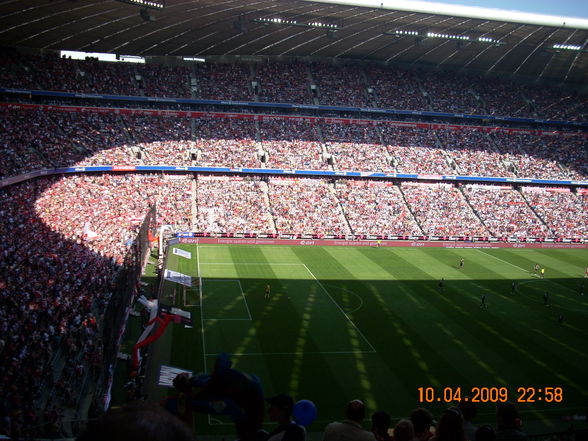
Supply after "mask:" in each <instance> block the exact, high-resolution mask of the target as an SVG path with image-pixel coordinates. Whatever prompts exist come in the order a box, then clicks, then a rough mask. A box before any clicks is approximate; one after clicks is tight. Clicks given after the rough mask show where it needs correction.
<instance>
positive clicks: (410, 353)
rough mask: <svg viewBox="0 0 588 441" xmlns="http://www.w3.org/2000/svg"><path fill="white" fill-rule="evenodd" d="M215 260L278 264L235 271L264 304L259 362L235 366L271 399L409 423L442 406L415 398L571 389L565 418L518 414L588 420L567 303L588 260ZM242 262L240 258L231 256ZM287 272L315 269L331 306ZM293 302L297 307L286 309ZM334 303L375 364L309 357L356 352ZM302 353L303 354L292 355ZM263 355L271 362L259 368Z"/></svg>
mask: <svg viewBox="0 0 588 441" xmlns="http://www.w3.org/2000/svg"><path fill="white" fill-rule="evenodd" d="M205 248H208V247H207V246H203V247H202V248H201V251H202V250H204V249H205ZM210 248H211V251H213V250H214V251H213V252H212V253H211V254H210V255H209V254H208V253H205V254H206V255H205V256H203V262H204V261H206V260H208V262H219V263H221V262H226V263H230V261H231V260H239V261H240V262H241V263H246V262H250V263H254V262H260V263H262V264H263V263H264V262H268V264H271V263H277V264H279V265H276V266H274V267H273V268H272V271H273V275H271V274H269V273H267V272H266V271H265V270H264V269H259V268H257V269H256V268H255V265H239V264H238V262H235V263H236V265H234V267H235V269H234V271H233V274H235V277H239V279H240V280H241V283H242V284H243V290H244V291H245V295H246V296H247V298H248V301H249V306H252V305H253V304H254V303H259V304H258V308H257V309H255V308H253V307H252V308H251V313H252V317H253V326H254V327H255V328H257V329H256V331H255V332H256V335H257V338H258V339H259V341H260V343H259V345H260V347H261V351H260V352H258V353H256V354H257V355H253V353H251V352H245V354H247V353H250V354H252V355H250V356H247V355H243V356H238V357H236V360H237V363H236V366H237V367H238V368H239V369H243V370H245V371H246V372H251V373H256V374H259V375H260V377H261V378H262V380H263V382H264V386H265V388H266V393H267V394H268V395H270V394H273V393H278V392H289V393H292V394H293V395H294V396H295V398H296V399H300V398H309V399H313V401H315V402H316V403H317V405H318V406H319V411H320V414H321V419H323V418H324V420H326V421H328V420H332V419H337V418H340V413H341V406H342V405H344V403H345V402H347V401H348V400H349V399H352V398H361V399H364V400H365V401H366V402H367V403H368V405H369V406H370V409H369V410H370V411H374V410H376V408H383V409H385V410H387V411H389V412H391V413H392V414H395V415H406V414H408V412H410V410H411V409H412V408H414V407H417V406H418V405H420V404H425V406H426V407H429V408H430V409H431V410H433V411H434V412H435V413H438V412H440V411H441V410H442V408H443V407H446V404H445V403H431V404H427V403H418V400H417V390H416V388H418V387H427V386H437V385H438V386H439V387H443V386H462V387H466V388H468V387H471V386H489V387H491V386H496V387H499V386H502V385H505V386H509V387H513V388H515V389H516V387H519V386H529V385H535V386H538V387H549V386H557V385H563V386H564V388H565V389H564V397H565V400H564V402H563V403H561V404H555V403H551V404H550V405H549V406H547V405H545V404H543V403H536V404H532V405H529V406H525V405H522V404H521V408H522V410H523V411H525V413H526V414H527V415H529V416H528V417H527V419H528V418H529V417H531V418H535V419H542V418H544V417H545V416H546V415H552V416H553V415H558V414H559V415H561V414H563V412H564V409H566V408H570V407H580V408H584V409H586V410H588V408H586V402H588V399H587V398H588V396H587V395H586V392H585V391H586V390H588V380H587V379H586V375H585V374H584V372H583V366H584V365H585V364H586V361H587V359H588V356H587V355H586V354H588V347H587V341H588V340H587V338H588V335H587V334H588V332H587V331H588V330H587V328H586V326H585V325H584V323H585V322H586V318H587V315H588V312H587V311H588V310H586V309H583V306H585V305H586V303H585V301H583V299H582V298H581V297H580V296H579V294H577V292H576V293H574V292H572V290H573V289H576V290H577V288H575V287H576V285H578V283H579V282H580V281H581V279H579V278H578V277H579V276H580V277H581V276H583V267H582V265H583V264H580V262H584V261H585V260H587V258H588V254H587V253H586V251H585V250H540V251H537V250H495V249H484V250H483V251H484V253H482V252H480V251H479V250H470V249H453V250H450V249H447V250H446V249H422V248H396V249H391V248H380V249H377V248H367V247H361V248H360V247H357V248H346V247H325V248H319V247H291V248H289V247H251V246H234V247H224V248H223V247H219V246H214V247H210ZM234 248H238V249H239V250H240V251H239V252H238V253H236V254H235V253H233V251H232V250H233V249H234ZM227 250H228V251H227ZM251 250H257V251H258V252H261V253H262V254H263V256H265V260H261V261H259V260H258V259H259V258H260V255H259V254H257V253H253V254H251V253H250V252H251ZM562 251H565V252H562ZM485 253H490V254H491V255H486V254H485ZM460 256H462V257H464V259H465V267H464V269H463V270H458V269H457V267H458V263H459V258H460ZM491 256H496V257H497V258H493V257H491ZM564 256H565V258H562V259H561V261H560V257H564ZM536 261H537V263H540V264H543V265H544V266H546V267H547V268H548V271H549V272H546V277H547V278H546V280H545V281H541V280H539V279H538V278H536V277H534V276H533V274H532V273H531V272H532V267H533V264H534V263H535V262H536ZM543 262H545V263H543ZM557 262H559V263H557ZM573 262H577V263H576V264H574V263H573ZM284 263H299V264H300V265H299V266H301V265H303V264H306V265H307V266H308V268H309V270H310V272H312V274H314V275H315V276H316V278H317V279H318V280H319V281H320V283H321V284H322V285H323V286H324V288H325V289H326V290H327V291H328V292H329V294H330V297H331V298H332V300H328V299H327V298H326V296H324V292H322V291H323V290H321V287H320V285H319V284H317V282H315V281H313V280H312V278H311V276H310V275H309V274H304V273H305V271H304V270H301V269H295V267H294V266H293V267H292V268H291V270H289V269H288V267H287V266H284V265H282V264H284ZM226 266H228V267H230V265H226ZM262 266H265V264H264V265H262ZM515 266H518V267H520V268H528V270H529V271H531V272H528V273H526V272H525V271H524V270H521V269H517V268H516V267H515ZM552 266H553V268H551V267H552ZM245 267H249V269H246V268H245ZM172 269H173V268H172ZM203 271H204V270H203ZM217 271H218V269H217ZM181 272H182V271H181ZM217 276H220V274H217ZM550 276H551V277H550ZM272 277H275V278H276V279H272V280H273V281H272V282H271V283H272V292H274V289H273V288H274V286H278V285H280V287H279V288H277V289H278V290H279V291H282V292H283V293H284V294H286V297H283V298H282V299H281V300H280V301H278V302H275V303H276V304H274V305H271V307H268V305H267V304H264V303H263V288H264V286H265V283H266V282H267V280H266V279H268V278H272ZM441 277H445V279H446V283H445V289H444V291H443V292H441V291H440V289H439V287H438V281H439V279H440V278H441ZM512 280H516V281H517V282H518V283H519V292H518V293H516V294H514V295H511V293H510V285H511V282H512ZM542 284H549V285H550V286H552V287H553V288H552V289H553V291H551V290H550V293H551V299H550V301H551V302H552V303H553V306H552V307H544V306H543V304H542V290H543V287H544V286H543V285H542ZM260 287H261V289H260ZM313 293H314V294H313ZM482 293H486V295H487V302H488V309H487V310H485V311H484V310H481V309H480V308H479V303H480V295H481V294H482ZM276 294H278V293H277V291H276ZM288 294H294V298H292V296H290V297H291V298H290V299H288V298H287V297H288ZM321 294H323V297H325V298H324V299H323V300H324V301H325V302H326V301H327V300H328V301H329V302H330V303H331V306H330V310H325V309H323V308H321V307H317V302H318V303H320V302H319V300H318V299H319V297H320V296H321ZM312 295H314V296H315V297H316V299H317V300H315V301H314V302H312V301H309V299H310V297H311V296H312ZM585 297H588V296H585ZM333 300H334V301H335V302H336V303H337V304H338V305H339V306H340V307H341V309H342V310H343V311H344V312H345V315H347V316H348V317H349V319H351V320H353V323H354V324H355V325H356V326H357V327H358V328H359V329H360V330H361V332H362V333H363V334H364V335H365V337H366V339H368V340H369V342H370V343H371V344H372V345H373V346H374V348H375V349H376V351H377V352H376V353H365V352H363V351H356V352H354V353H351V354H347V353H322V352H321V351H318V352H317V351H313V350H312V348H313V346H314V347H315V348H317V347H318V348H320V347H321V344H320V341H316V340H315V338H314V336H315V335H319V334H320V335H326V336H327V337H328V338H329V339H331V340H335V339H337V341H339V342H346V344H348V345H349V344H354V343H353V339H352V333H351V330H352V329H353V327H351V330H350V329H349V328H348V327H343V328H342V331H341V330H338V329H337V322H338V319H336V318H333V317H334V316H333V313H332V311H334V310H335V308H334V305H333ZM558 307H561V308H564V307H565V308H568V309H569V311H568V312H566V321H565V322H564V325H563V326H561V327H560V326H558V325H557V321H556V319H555V316H556V314H557V312H556V311H555V308H558ZM329 311H331V312H329ZM305 314H306V318H308V320H309V322H308V325H307V326H306V325H305V324H303V323H302V321H301V320H298V319H296V316H298V317H302V320H304V318H305ZM338 314H339V315H341V312H340V311H339V312H338ZM315 321H316V322H317V323H316V324H317V326H316V327H315ZM333 323H334V326H333ZM343 323H345V321H343ZM290 328H293V329H290ZM305 330H306V331H305ZM315 330H316V332H314V331H315ZM272 333H273V334H276V335H281V334H284V335H291V336H292V337H287V338H286V339H282V342H283V343H282V345H281V346H282V349H287V350H281V351H270V349H272V344H273V343H272V340H271V338H270V337H272ZM244 336H246V334H245V333H241V332H237V333H235V338H234V340H235V341H237V342H240V341H242V340H243V337H244ZM266 337H267V339H266ZM174 339H175V336H174ZM230 341H233V339H232V338H231V339H230ZM322 341H327V340H326V339H325V340H322ZM299 342H300V343H301V344H302V348H303V350H302V351H295V350H294V349H295V348H296V345H297V343H299ZM358 342H361V339H359V338H357V336H356V340H355V344H357V343H358ZM290 351H291V352H290ZM352 352H353V351H352ZM262 353H263V354H266V355H259V354H262ZM213 358H214V357H212V356H211V357H210V359H211V360H209V362H210V361H212V360H213ZM200 359H202V355H201V354H200ZM260 360H262V361H261V363H262V364H261V365H260ZM193 364H194V365H196V364H197V363H193ZM289 366H293V368H292V369H290V368H289ZM180 367H182V366H180ZM187 368H190V367H189V366H188V367H187ZM194 370H196V371H198V369H194ZM515 392H516V391H515ZM493 409H494V406H493V405H491V404H488V405H483V406H481V409H480V413H481V414H485V415H490V417H489V418H490V419H491V415H492V414H493ZM322 428H323V427H319V428H315V429H313V428H311V430H322Z"/></svg>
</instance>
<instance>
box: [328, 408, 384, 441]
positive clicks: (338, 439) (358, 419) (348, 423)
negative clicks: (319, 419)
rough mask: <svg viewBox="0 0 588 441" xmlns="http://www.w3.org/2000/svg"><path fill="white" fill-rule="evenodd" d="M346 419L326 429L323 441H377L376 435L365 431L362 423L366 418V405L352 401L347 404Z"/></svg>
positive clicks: (331, 424) (330, 424) (329, 425)
mask: <svg viewBox="0 0 588 441" xmlns="http://www.w3.org/2000/svg"><path fill="white" fill-rule="evenodd" d="M345 417H346V419H345V420H344V421H343V422H338V421H335V422H332V423H329V424H328V425H327V427H325V432H324V434H323V441H375V440H376V438H375V437H374V434H373V433H372V432H370V431H368V430H365V429H364V428H363V427H362V426H361V423H362V422H363V420H364V418H365V404H363V402H362V401H360V400H352V401H350V402H349V403H348V404H347V410H346V412H345Z"/></svg>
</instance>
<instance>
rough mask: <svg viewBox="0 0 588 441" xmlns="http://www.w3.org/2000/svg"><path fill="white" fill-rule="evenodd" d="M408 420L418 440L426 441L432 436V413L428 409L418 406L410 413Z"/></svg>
mask: <svg viewBox="0 0 588 441" xmlns="http://www.w3.org/2000/svg"><path fill="white" fill-rule="evenodd" d="M410 421H412V424H413V426H414V434H415V437H416V438H417V439H418V440H419V441H428V440H429V439H431V437H432V436H433V433H432V432H431V426H432V425H433V414H432V413H431V412H429V410H428V409H425V408H423V407H419V408H417V409H415V410H413V411H412V413H411V414H410Z"/></svg>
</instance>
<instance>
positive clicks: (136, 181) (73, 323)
mask: <svg viewBox="0 0 588 441" xmlns="http://www.w3.org/2000/svg"><path fill="white" fill-rule="evenodd" d="M110 110H111V109H109V110H108V113H92V112H88V113H76V112H71V113H65V112H55V111H42V110H39V109H37V110H15V109H6V108H3V109H2V111H1V112H2V123H1V124H2V127H3V129H4V135H3V136H4V138H3V141H5V142H4V143H3V146H2V149H1V154H2V158H3V160H2V165H1V167H2V169H1V170H0V172H1V176H2V177H8V176H14V175H17V174H21V173H25V172H29V171H31V170H37V169H44V168H53V167H57V166H85V165H117V166H123V167H124V166H133V165H138V164H161V163H165V164H171V165H186V161H189V162H190V163H196V164H207V165H211V166H220V165H224V166H231V167H236V166H240V167H245V166H250V165H259V164H261V163H262V161H261V156H263V155H258V151H259V149H258V147H260V146H259V142H260V141H259V140H258V138H257V132H256V128H255V122H254V121H253V120H239V119H237V118H234V119H199V120H194V121H192V120H189V119H187V118H182V117H176V116H168V117H154V116H145V115H139V116H137V115H120V114H116V113H110ZM192 122H194V126H192ZM270 125H271V124H268V125H267V127H270ZM276 125H278V126H279V125H280V124H276ZM260 126H261V127H262V129H261V133H262V134H263V133H264V132H263V130H264V127H265V125H264V123H263V122H261V123H260ZM300 126H301V127H300V130H297V131H298V132H301V133H303V135H301V137H300V138H294V139H293V140H292V138H289V137H290V136H292V133H291V132H288V131H287V130H288V129H286V128H284V127H279V128H275V127H274V128H270V129H266V130H267V131H268V133H269V132H270V131H272V130H273V132H272V133H273V134H267V135H263V136H265V137H267V138H268V139H269V138H272V137H273V138H276V139H279V138H281V137H282V136H284V137H285V139H287V140H288V142H290V144H276V145H273V146H272V145H269V144H268V146H267V147H266V146H265V144H264V143H263V142H264V139H265V138H263V137H262V139H261V147H262V149H267V151H269V152H273V154H272V153H270V154H269V161H268V164H270V165H271V164H272V157H276V158H279V157H280V156H281V153H280V152H281V150H280V149H282V150H284V149H285V150H288V149H290V148H291V149H293V150H295V151H297V152H300V153H301V154H300V156H299V158H298V159H296V158H295V159H293V160H291V161H290V162H288V164H289V166H292V167H294V166H297V167H298V166H300V167H301V168H305V167H315V166H317V167H318V166H319V165H320V160H321V159H320V155H321V154H322V153H324V152H322V151H321V147H320V142H321V140H320V139H314V137H315V136H317V137H318V136H319V135H318V132H317V131H315V130H314V128H312V127H310V126H304V123H301V124H300ZM333 130H336V128H333ZM370 130H371V128H370V127H366V128H365V129H361V130H358V129H357V128H356V127H354V129H353V130H351V131H350V133H351V134H350V135H349V137H350V139H349V142H350V143H351V144H357V145H359V147H358V149H359V148H361V149H363V148H368V147H365V146H367V145H371V146H372V147H373V150H372V151H379V150H378V149H383V148H384V147H383V146H382V145H377V144H374V139H377V138H374V136H373V133H371V134H369V135H365V132H369V131H370ZM282 134H284V135H282ZM364 135H365V138H362V136H364ZM346 136H347V135H344V137H346ZM311 139H312V141H311ZM332 139H333V141H335V140H336V141H337V142H339V141H341V139H342V138H341V137H340V136H339V135H337V136H333V138H332ZM360 140H361V143H360V142H359V141H360ZM309 143H316V144H312V145H309ZM325 143H326V149H327V151H329V150H328V149H329V140H328V139H327V140H325ZM374 146H375V147H374ZM575 147H576V146H575V145H574V148H575ZM272 149H273V150H272ZM264 151H265V150H264ZM307 151H312V152H313V154H312V155H306V154H303V153H302V152H307ZM557 151H558V150H557V149H554V150H549V149H547V150H539V153H537V154H538V158H539V159H540V158H543V156H542V155H546V157H552V156H553V155H555V154H556V152H557ZM392 152H394V151H392ZM545 152H547V153H545ZM441 154H442V153H441ZM341 156H342V157H343V156H344V155H343V154H342V155H341ZM308 157H310V159H306V158H308ZM323 159H324V158H323ZM539 159H537V160H539ZM192 161H193V162H192ZM305 161H308V162H305ZM313 161H314V162H313ZM365 161H370V159H369V158H367V159H365ZM366 163H367V162H364V164H366ZM576 163H579V164H584V165H585V164H586V163H588V161H577V162H576ZM336 164H337V159H335V162H334V164H333V166H335V165H336ZM279 165H280V166H285V165H286V164H282V163H279ZM328 165H329V166H330V165H331V164H328ZM333 169H336V168H333ZM123 170H124V169H123ZM580 171H581V172H582V173H583V172H584V170H583V169H582V170H580ZM178 177H179V178H178ZM176 178H178V179H176ZM325 188H326V187H325ZM325 188H323V190H324V192H323V193H322V194H324V195H327V196H328V195H329V194H330V193H329V191H327V190H325ZM194 190H195V184H194V180H193V179H192V175H189V176H188V179H184V176H183V175H173V176H172V178H168V177H167V176H162V175H160V174H148V173H147V174H125V173H122V172H115V173H111V174H99V173H98V174H85V173H80V174H75V175H73V176H68V177H41V178H37V179H33V180H30V181H24V182H21V183H18V184H14V185H12V186H8V187H4V188H2V190H1V191H0V207H1V208H0V213H1V216H0V232H1V233H0V239H1V240H2V243H3V247H2V265H1V269H0V277H1V279H0V292H1V297H0V301H1V302H2V303H1V309H0V313H1V314H2V318H3V320H2V321H1V323H0V328H1V331H2V332H0V334H1V335H2V347H3V356H2V360H1V361H0V369H1V372H2V375H1V376H0V377H1V378H2V380H1V389H0V396H2V399H3V404H4V406H3V408H2V412H3V416H6V417H8V418H4V419H3V420H2V424H3V425H7V426H8V427H5V428H3V429H4V430H5V431H9V432H10V433H11V434H12V435H13V436H22V437H26V436H38V435H52V434H53V435H55V434H57V433H58V431H59V430H61V428H60V427H59V426H60V424H59V421H60V419H61V417H62V415H61V414H60V413H61V412H62V411H60V409H64V408H75V407H76V406H77V405H78V404H79V402H80V395H78V391H82V392H83V391H85V390H89V385H90V384H91V383H92V382H96V381H97V382H99V383H100V384H102V385H103V386H104V387H103V388H102V389H99V391H100V392H105V391H106V387H105V385H106V384H107V381H106V380H107V378H108V374H109V373H108V368H109V366H110V363H111V360H112V357H113V355H114V354H113V351H114V348H115V343H116V339H117V338H118V334H117V332H118V328H117V326H118V324H119V323H120V322H121V320H122V319H123V318H124V317H123V316H122V315H121V314H124V305H126V300H127V299H128V297H118V296H119V295H121V296H122V295H123V294H120V293H121V292H123V291H124V293H125V294H124V295H126V296H129V295H130V293H131V292H132V291H133V289H136V287H135V286H131V287H128V286H125V285H123V284H121V283H117V277H119V276H120V274H121V273H120V270H121V268H125V267H126V268H127V269H132V270H133V271H136V270H137V266H136V265H138V264H140V260H137V258H136V257H135V258H134V260H133V261H132V262H126V261H125V259H126V258H127V256H128V252H129V251H130V250H132V249H133V246H134V245H137V244H142V243H143V242H142V239H141V240H136V237H137V234H138V232H139V230H140V227H141V225H145V224H144V220H145V218H146V214H147V213H148V212H149V209H150V207H151V206H152V205H154V203H157V211H158V216H159V219H158V222H157V224H159V225H161V224H170V225H173V226H174V227H175V228H176V229H177V230H180V231H181V230H187V229H190V228H189V227H190V226H192V227H193V226H194V225H197V226H198V227H203V228H204V226H206V225H209V224H211V223H212V221H208V218H207V217H206V216H203V217H202V218H201V219H200V220H198V221H196V222H194V219H193V217H194V212H193V209H194V206H195V204H196V202H195V199H194V198H193V197H192V196H191V195H194ZM256 195H257V199H259V200H261V199H263V193H256ZM260 195H261V197H260ZM194 197H195V196H194ZM318 199H319V200H320V199H322V198H318ZM325 200H328V201H329V202H332V203H333V204H332V205H330V206H329V207H331V206H332V207H337V204H336V198H335V197H334V196H333V197H331V198H330V199H329V198H325ZM245 206H246V207H247V208H248V207H249V206H250V205H248V204H245ZM264 207H267V205H264ZM283 209H284V212H286V211H287V209H288V207H283ZM244 211H248V210H244ZM252 212H254V211H252ZM268 212H269V210H268ZM323 214H324V212H323ZM289 216H291V218H294V217H298V218H300V217H301V216H304V213H301V212H299V213H298V214H296V213H294V214H290V215H289ZM210 217H211V218H213V216H212V215H211V216H210ZM323 218H325V216H323ZM148 219H149V224H148V227H149V228H153V227H154V225H155V223H156V222H155V219H152V218H149V217H148ZM288 219H290V218H288ZM288 219H287V220H288ZM199 222H200V223H199ZM206 222H208V223H206ZM265 222H266V223H265V224H264V225H270V227H271V222H270V221H269V220H266V221H265ZM286 224H287V223H286ZM336 224H337V225H336V226H337V228H342V229H345V222H344V221H343V220H342V219H340V218H339V219H336ZM246 225H247V226H249V225H250V223H248V224H246ZM223 227H224V226H223V225H220V226H219V227H218V228H223ZM286 227H287V225H286ZM286 227H284V228H286ZM224 228H225V229H226V227H224ZM311 232H316V231H311ZM143 234H144V235H146V234H147V232H146V231H144V232H143ZM139 254H141V253H139ZM134 274H136V273H134ZM127 282H131V283H133V284H134V279H133V278H125V283H127ZM119 290H121V291H119ZM109 308H110V310H109ZM109 320H112V323H114V324H115V325H114V326H111V322H109ZM105 357H106V358H105ZM104 367H105V368H106V369H103V368H104ZM105 375H106V376H105ZM77 382H80V384H77ZM78 386H80V387H78Z"/></svg>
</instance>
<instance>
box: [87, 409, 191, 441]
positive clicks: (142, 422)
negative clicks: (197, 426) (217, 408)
mask: <svg viewBox="0 0 588 441" xmlns="http://www.w3.org/2000/svg"><path fill="white" fill-rule="evenodd" d="M131 439H137V440H139V439H140V440H142V441H194V437H193V436H192V433H191V432H190V428H189V427H188V426H186V425H185V424H184V423H182V422H181V421H180V420H179V419H178V418H177V417H175V416H174V415H172V414H171V413H169V412H168V411H166V410H165V409H164V408H162V407H161V406H159V405H157V404H155V403H150V402H146V401H135V402H132V403H129V404H126V405H124V406H123V407H120V408H117V409H111V410H110V411H108V412H107V413H106V414H105V415H104V416H102V417H100V418H98V419H97V420H94V421H91V422H90V424H88V427H86V430H84V431H83V432H82V433H81V434H80V435H79V436H78V437H77V438H76V440H77V441H104V440H109V441H128V440H131Z"/></svg>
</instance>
